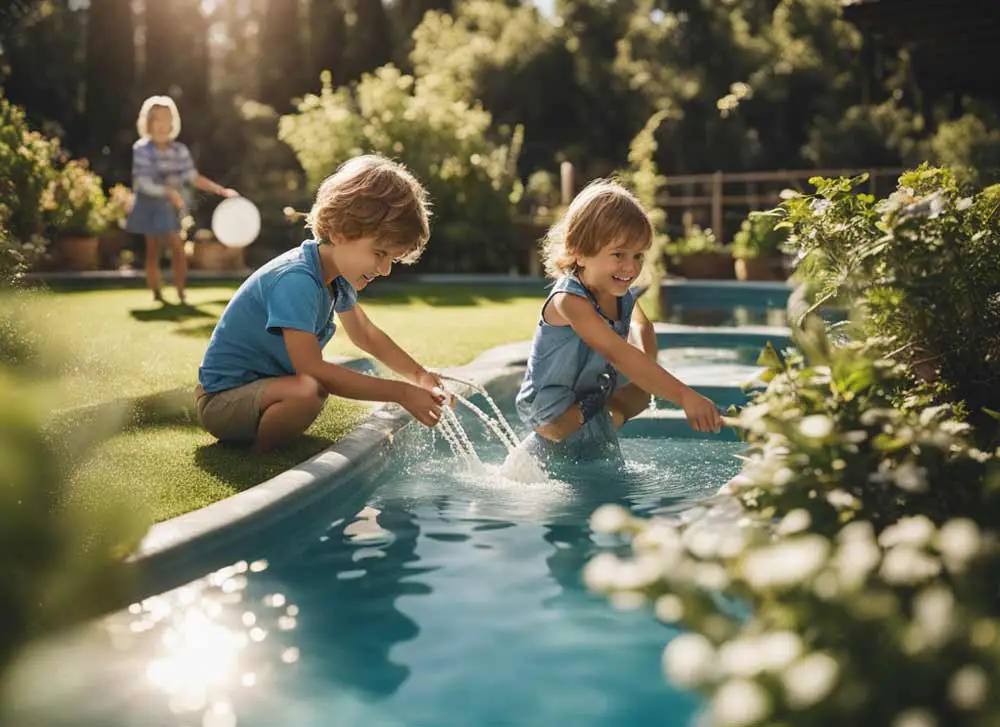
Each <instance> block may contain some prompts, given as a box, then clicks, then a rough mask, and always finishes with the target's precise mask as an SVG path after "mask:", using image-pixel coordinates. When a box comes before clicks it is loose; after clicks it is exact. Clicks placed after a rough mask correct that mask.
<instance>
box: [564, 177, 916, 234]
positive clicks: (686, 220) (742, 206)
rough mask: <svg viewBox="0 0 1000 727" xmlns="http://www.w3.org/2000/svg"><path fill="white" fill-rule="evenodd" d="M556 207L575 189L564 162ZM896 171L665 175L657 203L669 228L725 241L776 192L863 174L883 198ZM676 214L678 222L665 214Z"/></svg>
mask: <svg viewBox="0 0 1000 727" xmlns="http://www.w3.org/2000/svg"><path fill="white" fill-rule="evenodd" d="M559 171H560V190H561V193H562V202H563V204H564V205H567V204H569V202H570V200H571V199H572V197H573V194H574V193H575V190H577V189H578V188H579V186H578V185H577V183H576V182H577V180H576V178H575V170H574V168H573V165H572V164H570V163H569V162H563V163H562V165H561V167H560V170H559ZM902 172H903V170H902V169H891V168H882V167H879V168H871V169H791V170H779V171H773V172H722V171H718V172H712V173H710V174H678V175H673V176H671V175H669V174H668V175H666V183H665V184H664V187H663V189H662V190H661V192H660V195H659V197H658V198H657V204H658V205H659V206H660V207H663V208H664V209H666V210H667V212H668V215H667V216H668V219H669V220H670V224H671V226H672V227H676V228H678V231H679V230H687V229H688V228H690V227H691V226H692V225H699V226H700V227H703V228H704V227H710V228H711V229H712V231H713V232H714V233H715V237H716V239H718V240H719V241H720V242H723V243H726V242H729V241H730V239H731V237H732V235H733V234H734V233H735V232H736V230H737V228H738V227H739V225H740V223H741V222H742V221H743V220H744V219H745V218H746V216H747V215H748V214H749V213H750V212H752V211H754V210H764V209H770V208H772V207H775V206H777V204H778V203H779V202H780V201H781V196H780V195H781V192H782V190H785V189H794V190H796V191H799V192H804V193H809V192H812V191H813V187H812V185H810V184H809V179H810V178H812V177H856V176H858V175H860V174H864V173H867V174H868V182H867V190H866V191H868V192H870V193H871V194H874V195H876V196H879V195H881V196H885V195H888V194H889V193H891V192H892V190H893V189H895V187H896V179H897V178H898V177H899V175H900V174H902ZM676 210H680V211H681V215H680V220H678V219H677V216H676V215H675V214H671V211H676Z"/></svg>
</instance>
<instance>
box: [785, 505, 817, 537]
mask: <svg viewBox="0 0 1000 727" xmlns="http://www.w3.org/2000/svg"><path fill="white" fill-rule="evenodd" d="M811 524H812V517H810V515H809V512H808V511H807V510H803V509H802V508H796V509H795V510H792V511H791V512H790V513H788V514H787V515H785V517H784V518H782V520H781V523H780V524H779V525H778V535H795V534H796V533H801V532H802V531H803V530H808V528H809V526H810V525H811Z"/></svg>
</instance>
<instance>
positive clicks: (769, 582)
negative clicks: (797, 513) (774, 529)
mask: <svg viewBox="0 0 1000 727" xmlns="http://www.w3.org/2000/svg"><path fill="white" fill-rule="evenodd" d="M829 550H830V544H829V542H828V541H827V539H826V538H824V537H823V536H821V535H805V536H801V537H798V538H794V539H791V540H786V541H785V542H783V543H779V544H777V545H772V546H769V547H765V548H760V549H758V550H755V551H753V552H751V553H750V554H749V555H747V557H746V558H745V559H744V561H743V576H744V578H746V580H747V582H748V583H749V584H750V585H751V586H752V587H754V588H782V587H787V586H791V585H795V584H797V583H800V582H802V581H804V580H805V579H807V578H809V576H811V575H812V574H813V573H815V572H816V571H817V570H818V569H819V568H820V566H822V565H823V561H824V560H825V559H826V556H827V553H828V552H829Z"/></svg>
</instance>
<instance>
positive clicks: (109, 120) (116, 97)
mask: <svg viewBox="0 0 1000 727" xmlns="http://www.w3.org/2000/svg"><path fill="white" fill-rule="evenodd" d="M134 37H135V27H134V22H133V18H132V6H131V2H130V0H91V2H90V8H89V9H88V11H87V44H86V47H87V60H86V85H85V93H86V101H85V113H86V129H87V137H86V139H87V142H86V151H87V153H88V155H89V157H90V159H91V163H92V164H93V167H94V170H95V171H96V172H97V173H98V174H100V175H101V176H103V177H106V178H109V179H111V180H113V181H120V180H121V179H123V178H124V177H125V175H126V174H127V171H126V170H127V164H128V161H127V160H126V159H124V156H125V152H126V150H127V149H128V139H129V138H130V137H131V136H133V135H134V133H135V132H134V131H133V130H132V124H131V123H130V122H131V121H132V119H133V118H134V115H135V98H134V90H133V89H134V88H135V42H134Z"/></svg>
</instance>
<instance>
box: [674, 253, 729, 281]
mask: <svg viewBox="0 0 1000 727" xmlns="http://www.w3.org/2000/svg"><path fill="white" fill-rule="evenodd" d="M669 268H670V272H672V273H675V274H677V275H680V276H681V277H684V278H697V279H709V280H731V279H732V277H733V256H732V255H730V254H729V253H728V252H697V253H694V254H693V255H683V256H680V257H675V258H674V259H673V260H672V264H671V265H670V266H669Z"/></svg>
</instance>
